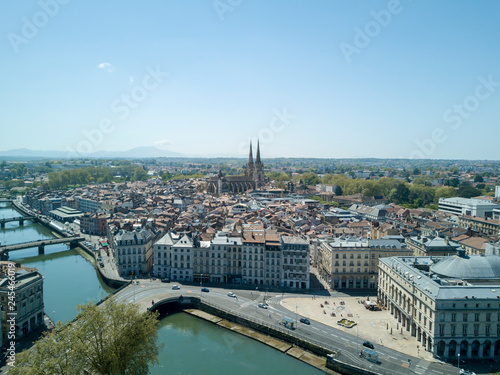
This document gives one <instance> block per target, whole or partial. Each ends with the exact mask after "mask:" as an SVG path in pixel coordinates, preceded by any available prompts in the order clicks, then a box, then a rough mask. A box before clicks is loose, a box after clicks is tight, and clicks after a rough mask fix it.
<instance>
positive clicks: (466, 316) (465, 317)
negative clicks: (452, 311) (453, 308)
mask: <svg viewBox="0 0 500 375" xmlns="http://www.w3.org/2000/svg"><path fill="white" fill-rule="evenodd" d="M467 319H468V315H467V314H466V313H464V319H463V321H464V322H466V321H467Z"/></svg>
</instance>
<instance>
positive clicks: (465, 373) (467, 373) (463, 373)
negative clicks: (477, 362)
mask: <svg viewBox="0 0 500 375" xmlns="http://www.w3.org/2000/svg"><path fill="white" fill-rule="evenodd" d="M460 375H476V373H475V372H472V371H469V370H466V369H463V368H462V369H460Z"/></svg>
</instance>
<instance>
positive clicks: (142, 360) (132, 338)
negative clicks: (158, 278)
mask: <svg viewBox="0 0 500 375" xmlns="http://www.w3.org/2000/svg"><path fill="white" fill-rule="evenodd" d="M77 310H78V311H79V315H78V317H77V319H76V320H75V321H74V322H72V323H70V324H67V325H65V326H63V325H58V327H57V329H56V330H55V331H54V332H52V333H49V334H45V335H44V336H43V337H42V338H41V339H40V340H38V341H37V342H36V344H35V345H33V346H32V347H31V348H30V349H28V350H25V351H23V352H21V353H20V354H18V356H17V358H16V367H14V368H12V369H11V371H10V374H13V375H21V374H22V375H45V374H46V375H48V374H64V375H73V374H75V375H76V374H97V375H105V374H106V375H147V374H148V372H149V365H151V364H157V363H158V353H159V350H160V348H161V345H159V344H157V338H158V320H157V316H158V314H152V313H150V312H148V313H145V314H142V313H140V312H139V305H136V304H129V303H126V302H121V303H118V302H115V301H114V299H109V300H107V301H106V302H105V303H103V304H101V305H100V306H97V305H95V304H93V303H88V304H86V305H79V306H78V307H77Z"/></svg>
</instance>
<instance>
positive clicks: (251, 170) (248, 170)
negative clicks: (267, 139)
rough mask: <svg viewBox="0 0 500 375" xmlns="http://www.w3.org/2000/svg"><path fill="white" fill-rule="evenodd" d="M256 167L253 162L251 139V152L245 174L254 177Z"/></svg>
mask: <svg viewBox="0 0 500 375" xmlns="http://www.w3.org/2000/svg"><path fill="white" fill-rule="evenodd" d="M254 168H255V166H254V164H253V155H252V141H250V152H249V154H248V163H247V168H246V170H245V176H247V177H249V178H252V179H253V175H254Z"/></svg>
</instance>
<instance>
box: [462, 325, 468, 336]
mask: <svg viewBox="0 0 500 375" xmlns="http://www.w3.org/2000/svg"><path fill="white" fill-rule="evenodd" d="M462 336H464V337H465V336H467V324H462Z"/></svg>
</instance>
